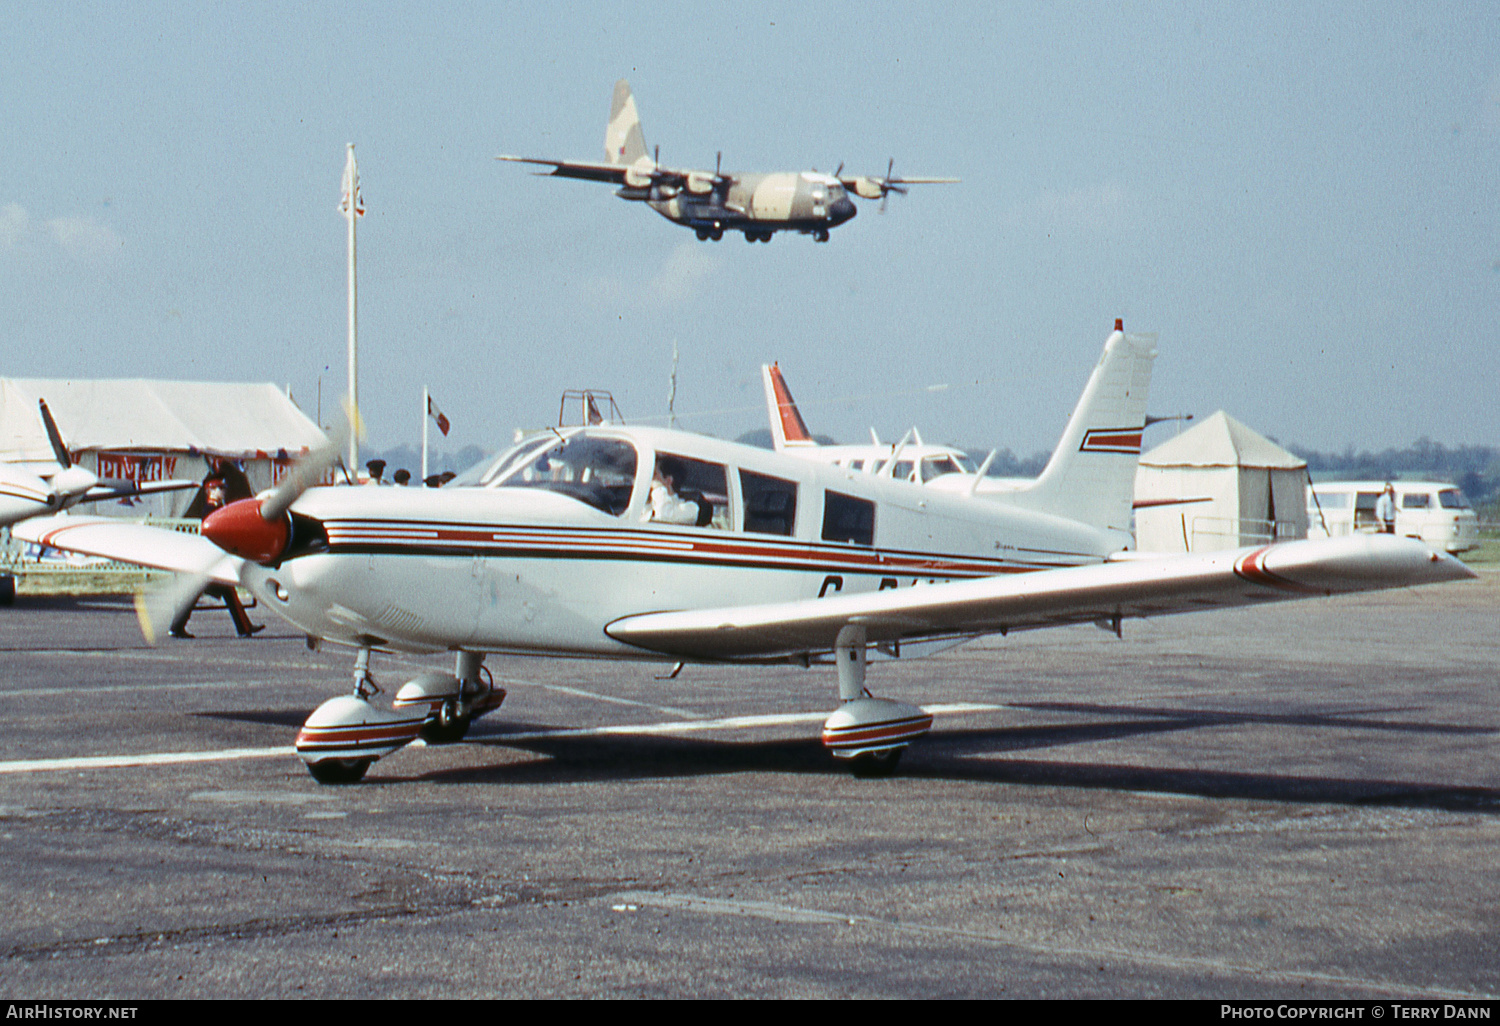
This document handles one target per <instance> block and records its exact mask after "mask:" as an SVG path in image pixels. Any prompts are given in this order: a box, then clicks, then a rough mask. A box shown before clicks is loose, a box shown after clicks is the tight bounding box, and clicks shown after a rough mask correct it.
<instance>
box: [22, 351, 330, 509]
mask: <svg viewBox="0 0 1500 1026" xmlns="http://www.w3.org/2000/svg"><path fill="white" fill-rule="evenodd" d="M40 399H45V400H46V401H47V407H48V409H49V410H51V411H52V416H53V419H55V420H56V421H57V427H58V431H59V433H60V434H61V435H62V437H63V441H64V443H65V444H66V445H67V447H68V451H69V453H70V454H71V455H72V457H73V459H74V461H75V462H77V463H78V464H79V465H81V466H83V467H85V468H87V469H89V470H92V471H94V472H95V473H97V474H98V475H99V476H100V477H112V478H125V479H129V480H135V481H152V480H165V479H169V478H192V479H196V480H202V479H203V477H205V476H206V475H207V474H208V472H209V469H210V463H212V462H216V461H219V460H229V461H233V462H234V463H236V464H238V465H239V466H240V467H241V468H242V469H243V470H244V471H245V473H246V476H247V477H248V478H249V481H250V485H251V487H252V488H253V489H255V490H256V491H259V490H260V489H263V488H268V487H270V486H271V485H272V484H273V483H274V482H275V481H276V480H278V479H279V478H280V476H281V472H282V471H283V470H284V469H285V468H286V467H287V466H288V465H289V464H290V463H291V462H292V460H294V459H295V458H296V457H297V456H298V455H300V454H301V453H303V452H305V451H306V450H307V449H309V448H311V447H312V446H314V445H316V444H317V443H319V442H321V441H322V440H323V432H322V431H320V430H319V429H318V426H317V425H316V424H314V423H313V422H312V420H310V419H309V418H308V417H307V415H306V414H304V413H303V412H302V411H301V410H300V409H298V408H297V405H296V404H295V403H293V402H292V400H291V398H290V397H289V396H287V394H286V393H285V392H283V391H282V390H281V389H280V388H278V387H277V386H275V385H273V384H269V383H262V384H242V383H234V382H210V381H148V380H144V379H122V380H98V381H73V380H65V379H43V378H0V460H3V461H7V462H20V463H38V464H50V463H51V462H52V459H53V456H52V446H51V443H50V442H49V441H48V439H47V431H46V428H45V427H44V425H43V423H42V419H41V414H40V412H39V409H38V405H37V401H38V400H40ZM193 495H194V493H193V492H192V491H191V490H188V491H182V492H170V493H164V494H161V495H156V496H146V497H140V498H138V499H136V500H134V501H133V502H132V503H130V504H122V503H115V502H110V503H98V504H96V508H95V510H94V512H96V513H103V514H120V515H123V516H144V515H146V514H148V513H149V514H151V515H153V516H174V515H180V514H181V512H182V511H183V510H184V509H185V508H186V507H187V505H188V503H190V502H191V501H192V499H193Z"/></svg>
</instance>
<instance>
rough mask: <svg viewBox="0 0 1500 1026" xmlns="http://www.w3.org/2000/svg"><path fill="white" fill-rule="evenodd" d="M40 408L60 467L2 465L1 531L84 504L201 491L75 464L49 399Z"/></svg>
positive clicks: (178, 483)
mask: <svg viewBox="0 0 1500 1026" xmlns="http://www.w3.org/2000/svg"><path fill="white" fill-rule="evenodd" d="M38 405H39V406H40V408H41V416H42V424H43V426H45V427H46V429H47V439H48V441H50V442H51V443H52V455H53V459H54V461H55V462H52V463H45V465H40V466H38V465H35V464H29V463H28V464H20V463H0V527H5V526H7V525H9V524H14V523H17V522H19V521H22V520H26V519H28V518H30V517H39V516H46V515H47V514H49V513H59V512H61V511H62V510H65V509H69V508H71V507H73V506H76V505H78V504H79V503H81V502H102V501H104V500H106V499H124V498H128V497H129V496H132V495H146V494H149V493H152V492H165V491H176V490H178V489H183V488H197V487H198V482H197V481H185V480H174V481H148V482H137V481H122V480H118V479H115V478H101V477H99V476H98V475H96V474H95V473H94V472H93V471H91V470H85V469H84V468H83V467H80V466H77V465H75V464H74V463H73V458H72V457H71V456H70V455H69V454H68V447H67V446H66V445H64V444H63V440H62V433H61V432H59V431H58V430H57V422H56V421H54V420H53V419H52V411H51V410H49V409H47V401H46V400H45V399H43V400H41V401H40V402H39V403H38Z"/></svg>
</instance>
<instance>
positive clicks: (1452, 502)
mask: <svg viewBox="0 0 1500 1026" xmlns="http://www.w3.org/2000/svg"><path fill="white" fill-rule="evenodd" d="M1438 503H1439V504H1440V505H1441V506H1442V507H1443V508H1444V509H1468V508H1469V500H1468V499H1467V498H1466V497H1465V496H1464V493H1463V492H1461V491H1459V490H1458V489H1457V488H1444V489H1443V490H1442V491H1440V492H1438Z"/></svg>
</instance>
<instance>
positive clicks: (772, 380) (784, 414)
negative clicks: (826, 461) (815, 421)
mask: <svg viewBox="0 0 1500 1026" xmlns="http://www.w3.org/2000/svg"><path fill="white" fill-rule="evenodd" d="M760 379H761V383H762V384H763V385H765V389H766V414H767V415H768V416H769V417H770V420H771V442H772V444H773V445H774V446H775V447H776V451H777V452H781V451H782V450H783V449H788V448H793V449H796V448H809V447H812V446H815V445H817V444H818V443H817V442H815V441H813V436H812V432H810V431H808V430H807V424H806V423H805V422H804V421H803V420H802V414H800V413H798V412H797V401H796V400H795V399H793V398H792V392H791V389H789V388H787V387H786V381H785V379H783V378H782V376H781V368H780V367H779V366H778V365H776V364H774V363H771V364H766V363H763V364H761V365H760Z"/></svg>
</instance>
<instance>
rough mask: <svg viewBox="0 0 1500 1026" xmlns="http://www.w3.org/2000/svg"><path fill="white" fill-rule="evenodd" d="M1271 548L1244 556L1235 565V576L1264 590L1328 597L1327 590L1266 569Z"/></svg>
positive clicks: (1260, 549) (1257, 550)
mask: <svg viewBox="0 0 1500 1026" xmlns="http://www.w3.org/2000/svg"><path fill="white" fill-rule="evenodd" d="M1271 548H1272V547H1271V546H1269V545H1267V546H1265V547H1264V548H1259V549H1256V550H1255V551H1254V552H1252V553H1250V554H1249V555H1246V556H1242V557H1241V558H1240V560H1239V561H1238V562H1236V563H1235V564H1234V572H1235V575H1236V576H1238V577H1239V578H1240V579H1242V580H1245V581H1249V582H1250V583H1251V584H1258V585H1260V586H1261V587H1263V588H1276V589H1277V590H1279V591H1290V592H1295V593H1296V594H1298V595H1327V594H1328V590H1327V589H1326V588H1314V587H1312V586H1311V585H1307V584H1302V583H1299V582H1297V581H1293V580H1291V579H1289V578H1286V577H1282V576H1281V575H1279V574H1276V573H1273V572H1272V571H1270V570H1267V569H1266V553H1268V552H1270V551H1271Z"/></svg>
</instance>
